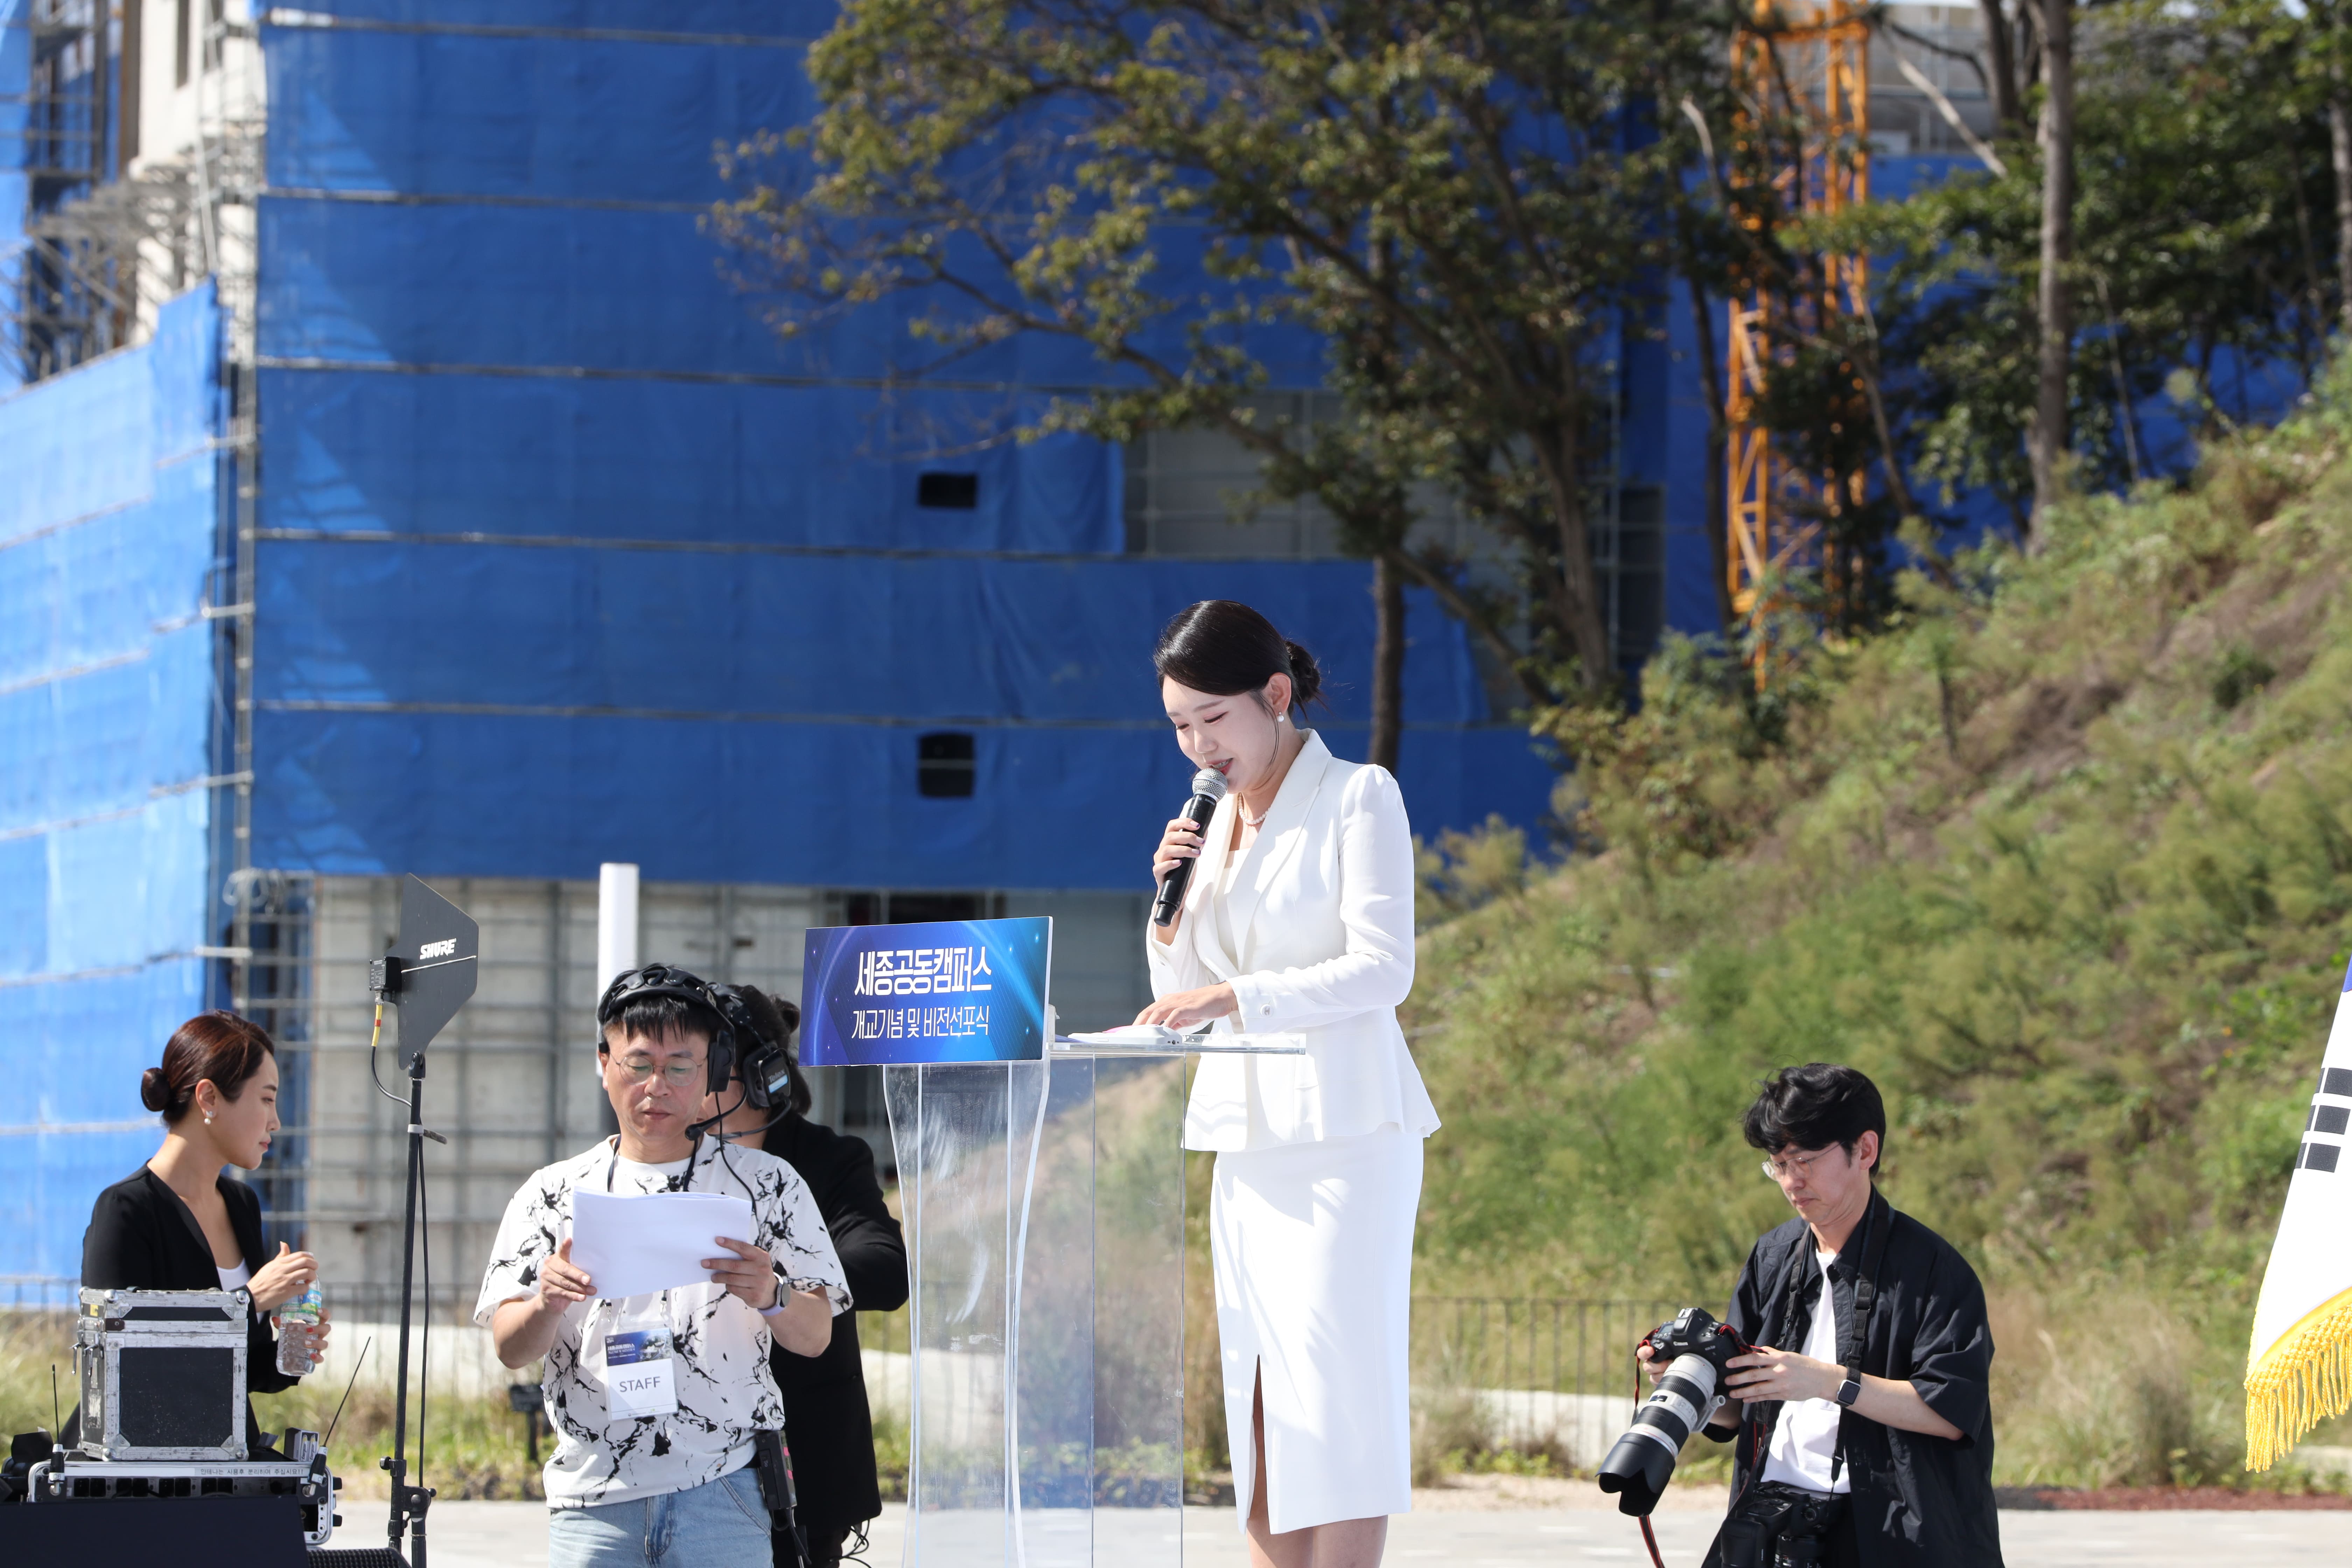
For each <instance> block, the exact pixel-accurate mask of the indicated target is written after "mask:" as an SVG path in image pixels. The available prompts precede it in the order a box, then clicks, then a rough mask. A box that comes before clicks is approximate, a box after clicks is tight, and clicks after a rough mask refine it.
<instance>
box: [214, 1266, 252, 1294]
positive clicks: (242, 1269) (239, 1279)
mask: <svg viewBox="0 0 2352 1568" xmlns="http://www.w3.org/2000/svg"><path fill="white" fill-rule="evenodd" d="M213 1272H214V1273H215V1274H217V1275H219V1276H220V1282H221V1289H224V1290H242V1289H245V1288H246V1286H247V1285H248V1284H251V1283H252V1281H253V1270H252V1269H250V1268H247V1267H246V1266H245V1265H244V1264H242V1263H240V1264H238V1265H237V1266H236V1268H222V1267H221V1266H220V1265H219V1264H217V1263H215V1264H214V1265H213Z"/></svg>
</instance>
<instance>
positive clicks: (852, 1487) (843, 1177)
mask: <svg viewBox="0 0 2352 1568" xmlns="http://www.w3.org/2000/svg"><path fill="white" fill-rule="evenodd" d="M736 994H738V995H740V996H741V997H742V999H743V1005H744V1006H745V1008H746V1009H748V1010H749V1011H750V1013H751V1022H752V1025H753V1026H755V1027H756V1028H757V1029H758V1030H759V1032H760V1033H761V1036H762V1037H765V1038H766V1039H768V1040H771V1041H782V1043H783V1046H784V1048H785V1050H786V1051H787V1052H788V1053H790V1052H791V1051H792V1041H793V1029H794V1028H795V1027H797V1026H798V1025H799V1023H800V1016H801V1015H800V1009H799V1008H798V1007H796V1006H794V1005H793V1004H792V1003H790V1002H786V1001H782V1000H781V999H779V998H776V997H773V996H770V995H768V994H766V993H765V992H761V991H755V990H753V989H751V987H750V986H748V985H745V986H738V987H737V988H736ZM748 1049H749V1047H745V1050H746V1052H748ZM742 1054H743V1053H739V1055H738V1060H739V1061H740V1059H741V1055H742ZM792 1079H793V1089H792V1098H791V1100H790V1102H789V1104H788V1106H787V1107H785V1108H784V1109H783V1110H782V1114H781V1116H780V1115H779V1114H778V1111H777V1110H773V1109H771V1110H761V1109H760V1108H759V1107H757V1106H754V1105H751V1104H748V1103H744V1102H743V1101H742V1098H741V1092H742V1085H741V1083H740V1080H738V1081H737V1082H736V1083H734V1084H732V1085H730V1089H729V1092H728V1094H727V1095H726V1097H725V1098H724V1099H723V1100H721V1102H720V1103H721V1105H732V1106H734V1107H735V1109H734V1110H732V1111H730V1113H729V1114H728V1116H727V1118H726V1120H725V1121H723V1122H722V1123H720V1131H721V1132H722V1133H723V1134H727V1135H741V1136H744V1137H751V1136H760V1137H761V1140H762V1142H761V1147H762V1148H764V1149H765V1150H766V1151H767V1152H769V1153H771V1154H773V1155H775V1156H776V1157H777V1158H778V1159H780V1160H782V1161H783V1162H784V1163H787V1164H789V1165H790V1166H792V1168H793V1170H795V1171H797V1172H799V1173H800V1176H801V1180H803V1181H804V1182H806V1183H807V1184H808V1185H809V1191H811V1192H812V1193H814V1194H816V1204H817V1209H818V1211H819V1212H820V1213H822V1214H823V1215H824V1226H825V1229H826V1230H827V1231H828V1232H829V1233H831V1235H832V1237H833V1249H834V1251H835V1252H836V1253H837V1254H839V1255H840V1258H841V1268H842V1272H843V1273H844V1274H845V1275H846V1276H847V1278H848V1280H849V1297H850V1300H851V1301H852V1302H854V1303H855V1304H856V1310H857V1312H892V1311H896V1310H898V1309H899V1308H900V1307H902V1306H905V1305H906V1302H907V1243H906V1239H905V1237H903V1236H901V1235H900V1233H899V1230H898V1221H897V1220H895V1219H893V1218H892V1217H891V1216H890V1211H889V1209H888V1208H887V1206H886V1205H884V1204H883V1202H882V1184H881V1183H880V1182H879V1181H877V1180H876V1178H875V1175H874V1152H873V1151H872V1150H871V1149H868V1148H867V1147H866V1141H865V1140H864V1139H863V1138H857V1137H853V1136H849V1135H846V1134H844V1133H840V1132H836V1131H834V1130H833V1129H832V1128H830V1127H825V1126H822V1125H820V1124H818V1123H816V1122H814V1121H810V1120H809V1119H808V1116H807V1111H808V1108H809V1089H808V1081H807V1080H806V1079H803V1078H802V1077H801V1069H800V1063H799V1061H798V1059H797V1057H796V1056H794V1057H793V1058H792ZM716 1109H717V1108H712V1109H710V1110H705V1111H704V1114H705V1115H711V1114H715V1112H716ZM771 1121H773V1125H772V1126H771V1125H769V1123H770V1122H771ZM763 1127H764V1128H765V1129H766V1131H765V1132H764V1134H761V1131H760V1130H761V1128H763ZM770 1365H771V1367H772V1369H773V1370H774V1372H775V1374H776V1387H777V1389H778V1391H779V1392H780V1393H782V1394H783V1396H784V1442H785V1444H786V1446H787V1447H790V1448H791V1449H792V1453H793V1479H794V1481H795V1482H796V1483H797V1484H798V1486H799V1489H800V1512H799V1519H800V1525H801V1532H802V1533H803V1535H805V1536H806V1537H807V1538H808V1546H809V1559H810V1561H811V1562H812V1563H815V1564H818V1565H819V1568H824V1565H826V1564H830V1563H838V1562H839V1561H840V1560H841V1550H842V1544H843V1542H845V1541H846V1540H847V1539H848V1537H849V1532H850V1531H852V1530H855V1529H856V1528H857V1527H859V1526H861V1525H863V1524H864V1523H866V1521H868V1520H871V1519H873V1518H874V1517H875V1516H876V1515H877V1514H878V1513H880V1512H881V1511H882V1490H881V1487H880V1484H879V1481H878V1479H877V1476H876V1473H875V1466H874V1417H873V1413H872V1411H871V1410H870V1408H869V1407H868V1406H867V1405H866V1365H865V1362H864V1361H863V1359H862V1358H861V1357H860V1355H859V1353H858V1344H857V1315H856V1312H844V1313H843V1314H841V1316H839V1317H837V1318H835V1319H834V1321H833V1342H832V1343H831V1344H830V1345H828V1346H827V1347H826V1348H825V1350H824V1353H823V1354H822V1355H817V1356H799V1355H788V1354H786V1353H785V1352H784V1351H783V1350H782V1348H781V1347H779V1348H778V1349H777V1350H775V1351H774V1352H771V1356H770ZM776 1561H777V1563H779V1564H780V1565H782V1564H788V1563H791V1561H792V1558H791V1549H790V1548H789V1547H788V1546H787V1545H786V1544H785V1543H784V1542H781V1541H780V1542H777V1543H776Z"/></svg>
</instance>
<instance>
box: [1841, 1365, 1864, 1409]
mask: <svg viewBox="0 0 2352 1568" xmlns="http://www.w3.org/2000/svg"><path fill="white" fill-rule="evenodd" d="M1861 1397H1862V1368H1860V1367H1858V1366H1850V1367H1848V1368H1846V1369H1845V1381H1844V1382H1843V1383H1841V1384H1838V1391H1837V1402H1838V1403H1839V1404H1840V1405H1844V1406H1846V1407H1847V1408H1848V1409H1852V1408H1853V1402H1854V1401H1855V1400H1857V1399H1860V1398H1861Z"/></svg>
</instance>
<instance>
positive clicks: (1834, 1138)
mask: <svg viewBox="0 0 2352 1568" xmlns="http://www.w3.org/2000/svg"><path fill="white" fill-rule="evenodd" d="M1746 1131H1747V1135H1748V1142H1750V1143H1752V1144H1754V1145H1755V1146H1756V1147H1757V1148H1759V1149H1761V1150H1763V1151H1764V1152H1766V1154H1767V1155H1768V1158H1767V1159H1766V1160H1765V1161H1764V1173H1765V1175H1767V1176H1768V1177H1769V1178H1770V1179H1771V1180H1772V1181H1774V1182H1775V1183H1777V1184H1779V1185H1780V1191H1781V1193H1782V1194H1783V1195H1785V1196H1786V1197H1787V1198H1788V1200H1789V1203H1790V1206H1791V1207H1793V1208H1794V1209H1795V1210H1796V1211H1797V1215H1798V1217H1797V1218H1795V1219H1792V1220H1790V1222H1789V1223H1788V1224H1786V1225H1783V1226H1780V1228H1779V1229H1777V1230H1774V1231H1772V1232H1770V1233H1769V1235H1767V1236H1765V1237H1764V1238H1763V1239H1762V1240H1760V1241H1759V1242H1758V1243H1757V1244H1756V1246H1755V1248H1754V1249H1753V1250H1752V1251H1751V1252H1749V1254H1748V1264H1747V1267H1746V1268H1743V1269H1741V1270H1740V1274H1739V1283H1738V1287H1737V1289H1735V1291H1734V1293H1733V1296H1732V1300H1731V1312H1730V1316H1729V1318H1728V1320H1727V1321H1729V1322H1730V1324H1731V1325H1732V1327H1734V1328H1735V1329H1737V1330H1738V1331H1739V1333H1740V1335H1741V1336H1742V1337H1743V1338H1744V1339H1745V1340H1746V1341H1747V1342H1748V1343H1749V1344H1750V1345H1753V1346H1754V1347H1756V1348H1755V1350H1754V1352H1753V1353H1752V1354H1748V1355H1744V1356H1735V1357H1733V1358H1732V1360H1731V1362H1730V1363H1729V1375H1728V1376H1727V1379H1726V1381H1725V1389H1726V1392H1727V1394H1728V1395H1729V1396H1730V1401H1731V1402H1730V1403H1727V1404H1726V1405H1724V1406H1723V1408H1722V1409H1721V1410H1719V1411H1718V1412H1717V1414H1716V1415H1715V1417H1714V1419H1713V1420H1712V1421H1710V1422H1709V1423H1708V1425H1707V1426H1706V1428H1705V1430H1706V1435H1707V1436H1710V1437H1712V1438H1714V1439H1716V1440H1717V1441H1718V1442H1724V1441H1729V1440H1731V1439H1733V1438H1735V1437H1736V1438H1737V1439H1738V1449H1737V1451H1736V1453H1735V1458H1734V1471H1733V1478H1732V1490H1731V1498H1732V1500H1731V1509H1730V1512H1729V1514H1728V1516H1727V1518H1726V1520H1725V1522H1724V1528H1723V1531H1722V1533H1721V1534H1720V1535H1718V1536H1717V1538H1716V1542H1715V1546H1714V1548H1713V1549H1712V1550H1711V1551H1710V1552H1708V1554H1707V1558H1706V1564H1707V1568H1773V1565H1774V1564H1775V1563H1821V1564H1823V1565H1824V1568H1830V1565H1839V1568H1844V1565H1851V1568H2000V1560H2001V1559H2000V1523H1999V1520H1998V1517H1997V1515H1996V1514H1995V1512H1994V1505H1993V1492H1992V1452H1993V1447H1992V1415H1991V1410H1990V1405H1989V1403H1988V1399H1987V1392H1988V1390H1987V1384H1988V1381H1989V1379H1990V1373H1991V1370H1992V1331H1991V1329H1990V1325H1989V1324H1988V1323H1987V1321H1986V1319H1985V1302H1984V1289H1983V1287H1982V1286H1980V1285H1979V1283H1978V1282H1977V1277H1976V1271H1975V1270H1974V1269H1972V1268H1969V1265H1968V1263H1967V1261H1966V1260H1965V1259H1964V1258H1961V1257H1960V1255H1959V1254H1958V1252H1957V1251H1955V1250H1954V1249H1953V1248H1952V1247H1951V1245H1950V1244H1949V1243H1948V1242H1947V1241H1945V1240H1944V1239H1943V1238H1942V1237H1939V1236H1937V1234H1936V1233H1935V1232H1933V1231H1931V1230H1929V1229H1928V1228H1927V1226H1924V1225H1921V1224H1920V1223H1919V1222H1918V1221H1917V1220H1915V1219H1913V1218H1911V1217H1910V1216H1909V1215H1902V1214H1897V1213H1896V1212H1895V1210H1894V1209H1893V1208H1892V1207H1891V1206H1890V1205H1888V1204H1887V1202H1886V1200H1885V1198H1884V1197H1882V1196H1880V1195H1879V1193H1878V1189H1877V1186H1876V1178H1877V1174H1878V1163H1879V1159H1880V1156H1881V1154H1882V1152H1883V1150H1884V1145H1885V1138H1886V1110H1885V1105H1884V1104H1883V1103H1882V1102H1881V1100H1880V1099H1879V1095H1878V1089H1877V1088H1876V1086H1875V1085H1874V1084H1872V1082H1871V1081H1870V1079H1867V1078H1865V1077H1864V1076H1863V1075H1862V1074H1861V1073H1858V1072H1856V1071H1854V1070H1853V1068H1845V1067H1833V1066H1831V1065H1830V1064H1828V1063H1825V1062H1813V1063H1809V1064H1808V1065H1806V1066H1804V1067H1797V1068H1784V1069H1783V1070H1782V1071H1780V1072H1779V1073H1776V1074H1775V1075H1773V1076H1772V1077H1771V1078H1769V1079H1766V1080H1765V1082H1764V1085H1763V1092H1762V1093H1760V1094H1759V1095H1758V1096H1757V1099H1756V1103H1755V1104H1754V1105H1752V1106H1750V1107H1748V1114H1747V1118H1746ZM1638 1353H1639V1355H1640V1357H1641V1359H1642V1360H1643V1362H1644V1363H1648V1362H1649V1361H1650V1359H1651V1358H1650V1354H1649V1352H1648V1350H1647V1348H1646V1347H1644V1348H1643V1350H1642V1351H1640V1352H1638ZM1647 1370H1648V1371H1649V1373H1650V1376H1651V1379H1652V1381H1656V1379H1657V1378H1658V1377H1659V1375H1660V1373H1662V1371H1663V1368H1661V1367H1658V1366H1656V1365H1650V1366H1649V1367H1648V1369H1647Z"/></svg>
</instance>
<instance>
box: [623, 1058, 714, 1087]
mask: <svg viewBox="0 0 2352 1568" xmlns="http://www.w3.org/2000/svg"><path fill="white" fill-rule="evenodd" d="M613 1065H614V1067H617V1068H620V1069H621V1070H622V1071H623V1072H625V1073H626V1074H628V1075H629V1081H630V1082H631V1083H643V1082H645V1081H646V1079H650V1078H652V1077H653V1076H654V1074H655V1073H656V1072H659V1073H660V1074H661V1075H662V1081H663V1082H664V1083H667V1084H668V1085H669V1086H670V1088H672V1089H684V1088H686V1087H687V1086H688V1084H691V1083H692V1082H694V1081H695V1080H696V1079H698V1078H700V1077H702V1076H703V1075H704V1074H705V1073H707V1072H708V1071H709V1068H708V1067H707V1066H706V1065H705V1064H703V1063H701V1062H638V1061H627V1060H616V1061H614V1063H613Z"/></svg>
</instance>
